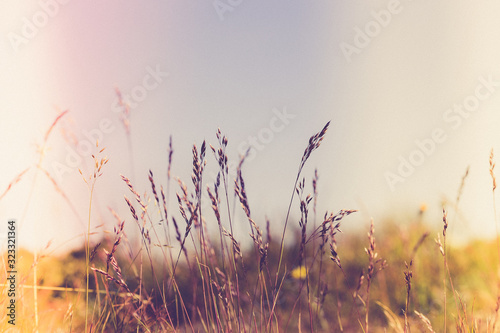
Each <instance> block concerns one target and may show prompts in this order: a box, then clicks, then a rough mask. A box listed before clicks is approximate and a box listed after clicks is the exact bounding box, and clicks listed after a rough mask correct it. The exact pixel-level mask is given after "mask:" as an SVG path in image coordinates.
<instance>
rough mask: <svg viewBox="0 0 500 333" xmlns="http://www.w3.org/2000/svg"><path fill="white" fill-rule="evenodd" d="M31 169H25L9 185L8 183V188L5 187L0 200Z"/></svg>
mask: <svg viewBox="0 0 500 333" xmlns="http://www.w3.org/2000/svg"><path fill="white" fill-rule="evenodd" d="M29 169H30V168H26V169H24V170H23V171H22V172H21V173H19V174H18V175H17V176H16V177H14V179H13V180H12V181H11V182H10V183H9V185H7V188H6V189H5V191H3V193H2V194H1V195H0V200H2V199H3V197H5V195H6V194H7V193H8V192H9V191H10V189H11V188H12V186H14V185H16V184H17V183H19V182H20V181H21V179H22V178H23V175H24V174H25V173H26V172H28V170H29Z"/></svg>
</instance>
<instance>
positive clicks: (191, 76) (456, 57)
mask: <svg viewBox="0 0 500 333" xmlns="http://www.w3.org/2000/svg"><path fill="white" fill-rule="evenodd" d="M54 1H55V0H54ZM222 2H224V3H229V2H228V1H222ZM53 3H56V2H53ZM57 3H58V2H57ZM233 3H236V2H233ZM1 7H2V9H1V10H0V22H2V23H0V34H1V36H2V39H1V42H0V59H1V61H0V88H1V89H0V112H1V114H2V121H1V122H0V130H1V132H2V135H3V138H4V139H3V140H2V141H1V142H2V143H1V144H0V151H1V152H2V154H3V156H6V157H7V160H8V161H9V162H4V163H3V166H2V176H1V177H0V191H3V189H4V188H5V187H6V186H7V184H8V183H9V182H10V180H11V179H12V178H13V177H14V176H15V175H16V174H17V173H19V172H20V171H21V170H22V169H24V168H26V167H27V166H30V165H33V164H34V163H36V154H35V149H36V147H35V144H36V143H39V142H41V140H42V137H43V135H44V133H45V131H46V129H47V128H48V127H49V126H50V124H51V122H52V121H53V119H54V118H55V116H56V115H57V113H58V111H57V110H65V109H68V110H70V113H69V114H68V115H67V116H66V117H65V118H64V121H63V122H61V123H60V124H59V126H58V127H57V128H56V131H54V133H52V136H51V139H50V142H49V146H50V148H51V149H50V150H49V151H48V152H47V157H46V159H45V162H44V167H45V168H46V169H48V170H49V171H50V172H51V173H52V174H53V176H54V177H55V178H57V179H58V181H59V183H60V186H61V187H62V188H63V190H64V191H65V192H66V194H67V195H68V196H69V197H70V198H71V200H72V202H73V204H74V205H75V207H77V210H78V212H79V214H80V216H81V218H82V220H86V210H87V204H88V203H87V199H86V198H87V192H86V188H85V184H84V183H83V181H82V180H81V177H80V175H79V173H78V171H77V168H72V171H71V172H68V173H65V174H64V175H61V177H59V176H58V175H57V172H56V171H55V169H54V163H65V160H66V158H67V156H68V152H67V144H66V143H65V142H64V140H63V138H62V135H61V133H60V128H62V127H63V126H65V128H71V129H72V130H73V131H74V132H75V134H76V135H77V138H78V139H79V140H80V141H83V140H86V138H85V136H84V135H83V134H82V133H83V132H82V131H87V132H88V131H92V130H94V129H98V128H99V123H100V122H101V121H102V120H103V119H106V120H109V122H110V124H111V125H110V126H111V127H112V128H113V129H112V130H110V131H109V133H104V135H103V139H102V142H101V145H103V146H106V147H107V150H106V152H107V154H108V156H109V158H110V162H109V164H108V165H107V166H106V167H107V168H106V169H105V171H104V176H103V177H102V178H101V179H99V180H98V183H97V186H96V197H95V202H96V205H95V210H94V212H95V215H93V225H99V224H100V223H101V222H100V219H101V220H102V221H112V218H111V216H110V214H108V213H107V211H106V207H107V206H111V207H113V208H114V209H116V210H117V211H119V212H120V214H121V215H122V216H123V217H127V218H129V213H128V211H127V209H126V205H125V203H124V201H123V194H127V195H128V193H127V188H126V186H124V184H122V181H121V180H120V178H119V174H120V173H121V174H125V175H128V176H130V177H131V178H132V179H133V180H134V183H135V184H136V186H137V189H138V190H139V192H140V193H143V192H144V191H145V190H146V189H147V190H148V191H149V186H148V183H147V171H148V169H152V170H153V172H154V173H155V176H156V177H155V178H157V181H158V182H159V183H163V184H164V183H165V178H166V177H165V172H166V161H167V154H166V151H167V145H168V137H169V136H170V135H172V136H173V141H174V149H175V153H174V165H173V174H174V176H179V177H181V178H182V179H183V180H184V181H185V182H186V183H188V182H190V180H189V179H190V178H189V177H190V172H191V171H190V170H191V155H190V151H191V145H192V144H193V143H197V144H198V145H199V144H201V142H202V141H203V140H204V139H205V140H207V141H208V142H209V143H212V144H214V145H215V143H216V139H215V132H216V130H217V128H218V127H220V128H221V130H222V131H223V132H224V133H225V134H226V135H227V136H228V138H229V147H228V153H229V157H230V158H233V159H236V158H237V157H238V154H239V151H238V146H240V145H242V146H241V147H243V146H245V142H249V137H250V136H254V137H257V138H258V140H259V141H258V142H259V144H260V145H261V146H260V147H259V148H261V149H260V150H257V151H256V154H255V158H253V159H252V160H251V161H248V163H247V164H246V166H245V168H244V175H245V177H246V184H247V186H248V196H249V199H250V204H251V206H252V208H253V209H252V211H253V214H255V219H256V221H258V222H259V223H263V222H264V216H265V215H266V214H267V215H268V216H269V217H270V218H271V220H272V222H273V226H274V228H275V230H276V231H278V230H280V229H281V227H282V224H281V220H282V219H283V217H284V215H285V213H286V208H287V203H288V200H289V196H290V192H291V187H292V185H293V181H294V179H295V173H296V169H297V166H298V163H299V161H300V157H301V155H302V152H303V150H304V148H305V146H306V144H307V140H308V138H309V137H310V136H311V135H312V134H314V133H315V132H316V131H318V130H320V129H321V128H322V126H323V125H324V124H325V123H326V122H327V121H328V120H331V121H332V125H331V128H330V130H329V132H328V134H327V137H326V139H325V141H324V142H323V145H322V147H320V149H319V150H318V151H317V152H315V153H314V154H313V155H312V157H311V160H310V161H309V162H308V164H307V167H306V168H305V169H304V174H303V175H304V176H306V177H307V180H308V181H309V182H310V179H311V176H312V174H313V170H314V168H315V167H317V168H318V169H319V174H320V183H319V184H320V188H319V191H320V199H319V203H318V204H319V207H318V208H319V214H320V215H323V213H324V211H325V210H330V211H332V210H333V211H337V210H339V209H343V208H345V209H360V210H363V212H362V213H360V214H358V216H357V217H352V218H351V217H350V219H349V223H350V224H352V225H358V226H360V227H366V225H367V224H368V222H369V217H370V216H373V217H374V218H375V220H376V221H377V220H382V219H383V218H384V217H386V216H391V215H392V214H397V216H405V214H406V216H412V214H415V213H416V212H417V211H418V208H419V206H420V204H421V203H424V202H425V203H426V204H427V205H428V207H429V220H430V221H434V222H435V223H436V224H437V225H439V223H440V217H439V209H440V202H441V199H442V198H443V196H446V197H449V198H451V199H452V198H454V197H455V195H456V191H457V189H458V186H459V184H460V180H461V177H462V175H463V173H464V172H465V169H466V167H467V166H468V165H470V166H471V171H470V177H469V179H468V182H467V184H466V187H465V192H464V196H463V200H462V206H461V208H462V210H463V217H464V219H463V221H461V220H458V221H457V223H460V227H457V228H458V229H456V236H455V237H456V238H457V239H458V238H459V237H461V235H463V234H467V235H472V236H478V237H479V236H489V235H490V234H491V233H492V231H494V224H493V222H492V220H493V210H492V206H491V179H490V178H489V174H488V156H489V150H490V149H491V148H492V147H494V148H495V149H497V150H498V154H499V155H500V145H499V139H500V135H499V134H498V133H499V131H498V128H500V127H499V125H500V117H499V116H498V107H499V106H500V97H499V96H500V92H496V91H494V92H493V93H492V94H491V96H488V97H487V98H485V99H484V101H481V102H480V105H479V106H478V111H477V112H474V113H471V115H470V117H469V118H467V119H464V120H463V122H462V124H461V125H460V126H458V128H456V129H453V128H452V127H451V126H450V125H451V124H450V123H449V122H446V121H445V120H444V119H443V114H444V113H445V112H446V110H447V109H448V108H450V107H453V104H457V103H458V104H460V103H463V102H464V100H465V99H466V98H467V97H468V96H471V95H474V93H475V89H476V88H477V86H478V85H479V84H480V81H479V78H480V77H483V78H488V77H489V76H492V77H493V78H496V79H497V80H499V81H500V70H499V68H498V67H499V66H498V59H500V47H499V46H498V40H500V27H499V26H498V20H497V18H498V17H499V14H500V5H499V4H497V3H496V2H495V1H484V2H481V5H477V4H475V5H474V6H473V5H471V4H469V3H468V2H466V1H444V2H440V3H438V4H436V3H435V2H433V1H430V0H427V1H418V2H417V1H400V2H398V1H373V2H370V3H369V4H368V3H367V2H366V1H350V2H339V1H326V0H325V1H323V0H322V1H314V2H304V1H249V0H243V1H241V3H240V4H239V5H237V6H235V7H234V8H233V10H232V11H227V12H224V13H222V14H221V13H218V12H217V10H216V9H215V8H214V6H213V3H212V2H210V1H206V2H192V1H191V2H186V1H183V2H181V1H161V2H160V1H143V2H129V3H126V4H123V3H122V2H119V1H107V2H105V3H89V2H77V1H69V2H68V3H66V4H59V5H58V9H57V12H55V10H54V8H55V7H51V8H52V9H50V8H49V9H48V11H51V10H52V11H53V13H54V15H52V16H49V15H46V18H47V20H46V21H39V22H38V24H39V25H40V27H39V28H38V29H37V31H36V32H33V35H34V36H30V38H27V39H26V40H24V41H25V42H23V43H21V44H19V45H18V46H19V48H18V50H16V47H13V44H12V43H11V40H12V38H13V37H12V36H13V35H12V33H15V34H17V36H22V35H23V29H26V27H25V25H26V24H29V23H26V22H31V23H33V22H34V21H33V20H34V19H35V20H36V19H38V20H43V12H41V11H42V10H43V9H42V7H41V5H40V4H39V3H35V4H33V5H31V6H28V5H21V4H18V2H16V1H6V2H4V3H3V4H2V5H1ZM391 11H393V12H392V13H391V14H390V18H389V19H387V17H386V19H387V20H388V21H387V24H385V23H384V25H386V26H382V25H380V24H379V23H376V22H377V21H376V19H375V16H376V15H375V16H374V14H373V13H374V12H375V13H379V16H380V15H381V14H380V13H382V12H383V13H386V12H389V13H390V12H391ZM40 13H42V14H40ZM219 14H220V15H222V18H223V20H221V16H220V15H219ZM37 15H38V16H37ZM34 16H35V18H34ZM35 23H36V22H35ZM377 24H378V27H379V29H378V30H377V31H375V33H373V36H372V37H369V39H370V42H369V43H368V45H366V46H362V47H358V54H352V56H351V57H350V58H349V59H347V58H346V56H345V54H344V53H343V51H342V45H344V46H345V45H346V44H349V45H351V46H352V47H356V42H355V39H356V38H357V36H356V34H358V32H357V31H359V30H358V28H359V29H360V30H361V31H366V29H369V27H370V25H371V26H372V27H375V28H376V27H377ZM28 30H29V29H28ZM342 43H346V44H342ZM155 69H156V70H157V71H160V72H165V73H168V77H167V76H166V75H165V76H161V77H160V79H161V82H157V83H158V84H157V85H156V84H154V83H155V82H154V81H151V80H150V79H147V82H148V83H150V84H152V85H154V86H155V87H154V88H152V89H151V90H150V91H147V95H146V96H144V99H143V100H142V101H140V102H139V103H137V106H136V107H135V108H133V109H132V115H131V128H132V140H133V154H134V156H133V158H134V168H135V173H134V174H133V175H132V171H131V170H132V169H131V167H130V163H129V154H128V150H127V146H126V138H125V135H124V131H123V128H122V126H121V123H120V120H119V117H118V114H117V113H116V112H114V107H113V105H114V102H115V95H114V88H115V87H118V88H120V89H121V90H122V92H123V93H125V94H127V93H130V92H133V91H134V89H135V91H136V93H138V94H139V92H140V90H138V89H139V88H137V87H138V86H141V85H143V84H144V80H145V78H146V77H147V75H150V72H151V71H154V70H155ZM482 89H483V90H484V88H482ZM137 96H139V95H137ZM140 99H142V97H141V98H140ZM132 102H134V101H133V100H132ZM284 110H286V112H287V113H288V114H290V115H293V118H292V116H290V118H289V119H288V120H287V121H289V123H288V124H285V125H284V126H283V127H281V126H278V125H279V122H277V121H276V122H275V120H273V119H274V117H276V112H279V113H281V114H282V113H283V112H284ZM276 124H278V125H276ZM62 125H63V126H62ZM272 128H274V129H275V130H274V131H273V130H272ZM436 128H441V129H442V130H443V131H444V133H445V135H446V140H445V141H444V142H443V143H441V144H439V145H437V146H436V149H435V150H434V151H433V153H432V154H430V155H429V156H426V157H425V161H424V162H423V164H422V165H420V166H418V167H416V168H415V171H414V173H412V174H411V175H410V176H409V177H408V178H406V180H405V182H404V183H398V184H396V185H395V189H394V191H391V188H390V186H389V184H388V183H387V181H386V178H385V175H386V173H387V172H393V173H396V172H397V168H398V165H399V160H398V158H399V156H402V157H403V158H406V159H407V158H408V157H409V155H410V154H411V153H412V152H413V151H415V150H416V149H417V146H416V144H415V141H416V140H424V139H427V138H430V137H431V134H432V132H433V130H434V129H436ZM269 133H271V134H272V138H270V137H269ZM259 135H260V139H259ZM266 135H267V136H266ZM262 138H263V139H262ZM262 140H264V141H265V142H262ZM87 160H88V158H87ZM208 164H209V165H208V167H207V176H208V177H210V176H209V175H210V170H213V168H214V167H215V161H214V159H213V156H212V155H211V154H208ZM82 166H83V165H82ZM33 175H34V172H31V173H29V174H27V175H26V176H25V178H24V179H23V181H22V182H21V183H19V184H18V185H17V187H16V188H15V189H14V190H13V191H12V192H11V193H10V194H9V195H8V196H7V197H6V198H4V200H2V201H0V218H1V219H2V220H5V219H7V218H9V217H16V218H19V219H21V218H22V216H24V215H23V212H24V211H25V204H26V201H27V197H28V193H29V190H30V186H31V183H32V180H33ZM207 179H210V178H207ZM173 189H175V190H176V189H177V188H176V187H174V188H173ZM173 194H174V192H173V191H172V192H171V196H173ZM151 206H153V203H151ZM209 216H210V217H211V215H209ZM129 220H130V219H129ZM130 221H131V220H130ZM465 221H466V223H465ZM406 222H407V220H405V219H404V218H403V219H402V220H401V223H406ZM22 223H23V225H22V230H21V231H20V232H21V234H20V236H19V238H20V241H21V242H22V243H23V245H25V246H29V247H30V248H35V247H41V246H44V245H45V244H46V243H47V241H49V240H50V239H53V243H54V244H55V245H54V246H58V245H60V244H72V245H75V244H76V243H75V242H73V243H65V242H66V241H67V240H69V239H72V237H73V236H78V235H82V233H83V230H84V229H83V227H82V226H81V224H79V223H78V222H74V215H72V213H71V212H70V211H69V210H68V208H67V207H66V205H65V204H64V203H63V202H61V201H60V200H59V197H58V195H57V193H55V192H54V191H53V190H52V188H51V185H50V183H49V182H48V181H47V180H46V179H45V178H44V177H42V175H39V176H38V178H37V182H36V184H35V191H34V193H33V197H32V199H31V203H30V206H29V210H28V213H27V215H26V217H25V219H24V221H23V222H22ZM467 223H468V224H467ZM245 227H246V224H245ZM108 229H109V228H108ZM346 229H348V230H353V231H354V230H355V229H356V228H351V227H348V226H346ZM130 230H131V232H132V230H135V229H134V226H133V225H131V226H130ZM1 232H2V231H1V230H0V233H1ZM241 233H243V234H245V233H246V229H244V228H242V230H241ZM78 240H82V238H81V237H80V238H79V239H78ZM61 246H66V245H61Z"/></svg>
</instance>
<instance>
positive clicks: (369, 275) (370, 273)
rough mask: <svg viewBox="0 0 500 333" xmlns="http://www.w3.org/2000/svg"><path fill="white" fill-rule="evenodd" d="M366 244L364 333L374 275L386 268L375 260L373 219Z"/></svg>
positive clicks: (367, 326) (383, 262)
mask: <svg viewBox="0 0 500 333" xmlns="http://www.w3.org/2000/svg"><path fill="white" fill-rule="evenodd" d="M368 242H369V247H368V248H365V252H366V254H367V255H368V269H367V272H366V274H365V277H366V302H365V307H366V313H365V332H369V330H368V329H369V315H370V286H371V283H372V280H373V278H374V276H375V274H376V273H377V272H379V271H381V270H383V269H384V268H385V267H386V264H387V263H386V261H385V260H383V259H377V257H378V253H377V252H376V244H375V225H374V223H373V219H372V220H371V224H370V231H369V232H368Z"/></svg>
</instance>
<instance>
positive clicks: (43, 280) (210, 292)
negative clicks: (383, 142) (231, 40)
mask: <svg viewBox="0 0 500 333" xmlns="http://www.w3.org/2000/svg"><path fill="white" fill-rule="evenodd" d="M64 115H65V113H62V114H61V115H60V116H59V117H58V118H57V119H56V120H55V121H54V123H53V124H52V126H51V127H50V129H49V130H48V131H47V133H46V135H45V141H44V145H45V143H46V142H47V139H48V137H49V136H50V134H51V131H52V129H53V128H54V127H55V126H57V123H58V120H59V119H60V118H61V117H63V116H64ZM124 124H125V125H126V122H124ZM328 128H329V123H327V124H326V125H325V126H324V127H323V128H322V129H321V130H319V131H318V132H317V133H316V134H314V135H312V136H311V138H310V140H309V142H304V147H305V149H304V147H298V148H297V149H298V150H302V149H304V151H303V155H302V158H301V160H300V161H297V165H298V166H297V174H296V178H295V179H291V180H290V183H294V186H293V188H294V190H293V191H291V193H290V198H289V207H288V210H287V211H283V212H282V218H281V219H280V220H266V221H260V220H254V217H253V215H252V209H253V207H252V206H251V202H252V200H251V198H249V197H248V196H247V191H246V184H245V177H244V169H245V156H241V159H240V160H239V161H236V162H237V163H236V164H237V169H236V177H234V178H233V177H230V175H229V172H228V157H227V154H226V148H227V147H228V145H230V144H231V143H230V139H228V138H226V137H225V135H224V134H223V132H221V130H218V131H217V132H216V135H215V136H214V143H213V144H212V145H211V144H209V143H205V142H202V143H201V144H200V145H194V146H193V148H192V176H191V179H189V180H180V179H178V178H176V177H175V175H171V165H172V163H174V162H175V159H174V154H173V147H172V144H171V145H170V147H168V152H167V154H168V165H166V166H165V170H164V172H165V173H166V174H167V175H168V177H167V182H166V183H165V184H161V183H159V182H158V181H157V180H156V179H155V175H154V174H153V173H152V172H151V171H150V172H149V174H145V175H140V177H144V178H147V179H148V180H149V184H150V190H149V191H148V193H145V194H139V192H138V191H137V190H136V188H135V184H134V183H133V182H132V181H131V180H130V179H129V178H128V177H127V176H125V175H121V177H122V180H123V182H124V184H125V185H126V186H127V187H128V191H127V192H126V193H123V194H124V200H123V201H122V205H123V207H126V208H127V209H128V211H129V212H128V214H127V216H119V215H118V213H117V212H116V211H117V210H118V209H113V207H111V209H110V212H109V221H107V226H108V228H107V229H108V232H102V233H101V234H96V232H95V231H94V230H91V228H90V226H91V219H92V209H93V205H94V204H95V203H94V201H93V196H94V194H95V192H96V191H99V186H98V184H99V181H100V177H105V176H107V170H106V164H107V162H108V158H109V159H110V160H112V159H113V156H106V150H105V147H103V146H102V143H99V142H96V147H95V154H94V155H93V156H92V159H93V165H94V169H93V170H92V171H91V172H90V173H86V172H84V171H80V173H81V174H82V188H85V185H86V186H87V189H88V202H87V205H88V216H87V217H86V220H87V221H86V222H87V227H88V228H87V230H86V232H85V242H84V243H82V244H81V247H80V248H79V249H75V250H73V251H71V252H70V253H67V254H65V255H51V254H48V253H49V252H48V251H44V250H41V251H39V252H37V253H30V252H28V251H26V250H23V249H20V250H19V252H18V277H19V279H18V286H17V288H18V293H19V297H18V299H17V301H16V302H17V303H16V306H17V309H16V314H17V322H16V326H12V325H10V324H9V323H8V321H7V320H6V319H5V318H7V314H8V313H7V305H8V302H9V298H8V297H7V291H8V281H7V277H8V274H7V271H8V269H7V267H6V262H7V254H6V253H4V254H3V260H2V273H1V274H2V281H1V283H2V287H1V292H2V293H1V295H2V296H1V298H0V318H2V319H1V321H0V330H1V331H2V332H177V331H178V332H425V331H428V332H455V331H456V332H496V331H497V330H499V328H500V324H498V325H497V322H498V313H499V305H500V301H499V300H500V298H499V296H500V293H499V291H500V289H499V286H500V275H499V261H500V245H499V243H498V233H497V237H496V238H497V240H496V241H495V240H493V241H490V240H484V241H471V242H469V243H468V244H466V245H460V246H452V245H449V244H448V242H447V230H448V228H449V226H450V224H452V223H454V220H455V218H454V217H455V216H456V211H457V209H458V208H457V207H458V205H459V201H460V197H461V193H462V191H463V190H466V188H465V189H464V184H465V183H466V182H467V173H465V175H464V177H463V179H462V180H461V185H460V187H459V189H458V194H457V198H456V201H455V202H453V203H448V204H447V205H444V206H443V214H442V219H440V220H437V221H429V220H428V217H427V215H426V208H425V206H422V207H415V209H414V212H412V213H408V214H407V217H406V218H405V219H404V220H399V219H397V220H395V219H391V218H387V220H384V221H374V220H370V219H367V220H366V221H365V225H364V230H363V232H359V233H357V234H356V233H350V234H348V235H347V234H343V233H342V232H341V230H342V226H343V224H344V223H348V222H349V219H352V218H353V216H354V215H355V214H359V212H357V211H356V210H353V209H352V207H345V210H340V211H327V212H320V211H317V202H318V201H319V200H322V196H321V193H319V192H318V182H319V181H321V180H320V178H319V177H318V172H321V170H319V171H315V172H314V173H313V174H308V173H306V172H304V166H305V165H306V164H307V162H308V159H309V157H310V156H311V154H319V155H320V154H321V153H322V152H321V147H320V145H321V142H322V141H323V140H327V139H328ZM129 140H130V137H129ZM42 151H43V149H42ZM42 160H43V154H42V153H41V154H40V160H39V161H38V163H37V169H36V172H38V173H39V174H40V176H39V177H45V176H46V177H49V178H50V179H51V181H53V183H54V186H55V188H56V189H57V188H58V184H57V182H56V180H55V179H53V178H52V177H51V176H50V174H49V173H47V172H46V171H45V170H43V169H42V168H41V162H42ZM485 160H486V161H487V160H488V156H485ZM489 162H490V173H491V177H492V187H491V188H490V189H489V191H492V192H491V193H486V195H488V196H489V195H492V196H493V198H494V196H495V190H496V181H495V170H494V167H495V164H494V155H493V151H492V153H491V156H490V157H489ZM207 164H215V165H217V166H218V174H217V177H216V180H215V182H208V181H206V179H205V175H204V171H205V167H206V165H207ZM276 172H279V170H276ZM23 176H24V174H23V173H21V174H20V175H19V176H18V177H16V178H15V179H14V180H13V181H12V182H11V184H10V185H9V186H8V188H7V189H6V190H5V192H4V193H3V194H2V196H1V197H0V200H1V198H3V197H4V196H6V195H9V190H10V189H11V187H14V186H16V184H17V183H18V182H19V181H20V180H21V179H22V178H23ZM457 183H459V184H460V179H458V180H457ZM287 185H288V184H279V185H278V184H277V185H276V186H287ZM204 193H206V194H207V195H208V198H209V200H210V201H209V205H208V207H209V209H202V207H203V205H202V200H206V199H205V195H204ZM61 196H62V197H63V198H64V197H66V194H65V193H61ZM62 202H64V200H62ZM172 202H173V203H175V205H176V209H171V208H170V207H171V206H173V205H172ZM104 204H106V203H104ZM123 207H122V208H123ZM115 208H116V207H115ZM236 210H242V212H243V213H244V216H245V219H243V220H242V219H240V218H237V217H236V216H240V214H235V211H236ZM292 210H297V211H299V212H300V214H299V215H294V214H291V211H292ZM492 213H493V214H495V215H496V212H492ZM388 216H390V214H388ZM126 224H127V225H135V226H136V229H135V230H136V232H135V234H130V233H127V232H126V231H125V228H124V226H125V225H126ZM271 224H273V225H278V226H280V228H281V232H280V233H278V234H276V233H272V232H271V228H270V225H271ZM237 229H238V230H240V229H245V230H247V229H248V230H249V232H248V233H247V234H248V235H247V236H246V238H241V239H237V238H236V237H235V230H237ZM287 235H289V236H290V235H293V237H291V238H290V237H289V236H287ZM287 238H288V239H291V241H285V239H287Z"/></svg>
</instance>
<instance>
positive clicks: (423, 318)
mask: <svg viewBox="0 0 500 333" xmlns="http://www.w3.org/2000/svg"><path fill="white" fill-rule="evenodd" d="M414 312H415V314H416V315H417V316H418V317H419V318H420V320H421V321H422V322H423V323H424V324H425V327H427V329H428V330H429V332H431V333H435V331H434V329H433V328H432V324H431V321H430V320H429V318H427V317H426V316H424V315H423V314H421V313H420V312H418V311H414Z"/></svg>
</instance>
